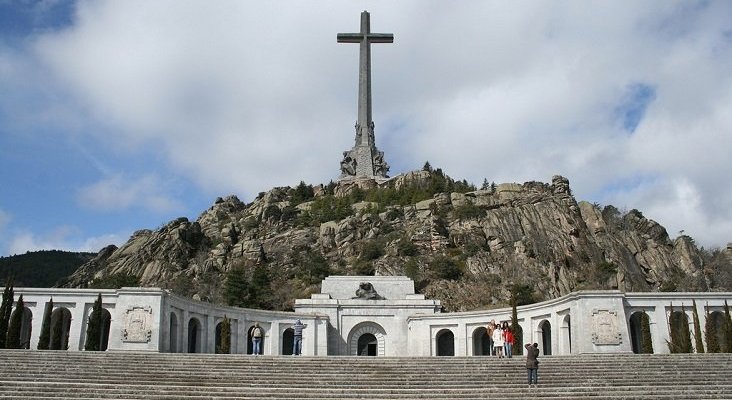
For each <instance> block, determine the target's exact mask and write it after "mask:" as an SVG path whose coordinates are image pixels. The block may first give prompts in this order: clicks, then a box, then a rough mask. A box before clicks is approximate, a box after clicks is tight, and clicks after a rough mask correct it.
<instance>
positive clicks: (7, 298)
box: [0, 275, 13, 349]
mask: <svg viewBox="0 0 732 400" xmlns="http://www.w3.org/2000/svg"><path fill="white" fill-rule="evenodd" d="M12 311H13V276H12V275H11V276H10V277H9V278H8V280H7V283H6V284H5V290H4V291H3V302H2V305H0V349H4V348H5V338H6V337H7V334H8V323H9V322H10V314H11V312H12Z"/></svg>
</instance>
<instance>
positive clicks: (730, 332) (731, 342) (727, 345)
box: [724, 300, 732, 353]
mask: <svg viewBox="0 0 732 400" xmlns="http://www.w3.org/2000/svg"><path fill="white" fill-rule="evenodd" d="M724 352H725V353H732V317H730V313H729V305H728V304H727V300H725V301H724Z"/></svg>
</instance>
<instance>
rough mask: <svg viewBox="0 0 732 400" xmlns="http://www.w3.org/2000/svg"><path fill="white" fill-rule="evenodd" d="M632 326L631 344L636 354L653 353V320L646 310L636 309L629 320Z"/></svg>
mask: <svg viewBox="0 0 732 400" xmlns="http://www.w3.org/2000/svg"><path fill="white" fill-rule="evenodd" d="M628 322H629V324H630V326H629V328H630V329H629V330H630V346H631V348H632V349H633V353H635V354H649V353H653V344H652V343H653V342H652V339H651V322H650V319H649V318H648V314H646V313H645V312H644V311H636V312H634V313H633V314H631V316H630V320H629V321H628Z"/></svg>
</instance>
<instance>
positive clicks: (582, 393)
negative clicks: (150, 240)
mask: <svg viewBox="0 0 732 400" xmlns="http://www.w3.org/2000/svg"><path fill="white" fill-rule="evenodd" d="M0 388H2V393H9V392H11V391H12V392H13V393H14V394H15V395H16V397H15V398H56V399H60V398H65V399H80V398H87V397H86V396H92V395H93V396H95V398H100V399H128V398H144V399H174V398H178V399H208V398H215V399H228V398H232V399H234V398H238V399H241V398H255V397H256V398H260V399H261V398H296V397H297V398H333V399H346V398H364V399H381V398H389V399H411V398H414V399H432V398H485V397H486V393H491V391H496V392H500V393H501V395H500V397H501V398H507V399H517V398H527V397H534V396H536V397H540V398H573V399H574V398H595V399H597V398H606V399H619V398H649V397H647V396H653V397H652V398H717V399H719V398H729V397H728V396H730V395H732V387H729V386H728V387H726V388H721V389H700V388H683V387H664V386H660V387H659V386H657V385H654V386H628V387H613V388H605V389H603V390H602V392H601V393H598V391H597V390H596V389H586V390H578V389H576V388H551V387H544V386H539V387H537V388H527V387H523V388H518V387H511V388H506V387H503V386H486V387H482V388H474V389H440V388H423V389H400V388H390V389H380V388H362V387H356V388H347V389H339V390H330V389H327V390H323V389H322V388H317V387H316V388H291V389H266V388H258V389H256V390H253V389H249V388H243V389H242V388H236V387H229V388H221V390H218V391H217V390H210V391H207V392H203V393H201V392H198V391H196V390H195V389H197V388H196V387H178V388H169V387H158V386H149V387H144V386H140V385H128V386H126V387H109V386H104V385H96V386H94V387H78V386H73V385H59V386H50V385H48V384H39V385H38V386H35V387H33V388H29V387H27V386H23V387H13V386H7V385H0ZM0 398H2V397H0Z"/></svg>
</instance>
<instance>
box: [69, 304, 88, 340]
mask: <svg viewBox="0 0 732 400" xmlns="http://www.w3.org/2000/svg"><path fill="white" fill-rule="evenodd" d="M92 305H93V304H92ZM88 306H89V304H87V303H85V302H83V300H82V301H81V302H77V303H74V304H73V305H69V306H67V308H68V309H69V311H71V325H70V328H69V350H84V343H82V342H81V340H82V337H83V336H82V333H81V332H82V330H85V329H86V318H85V316H86V313H85V310H86V308H87V307H88Z"/></svg>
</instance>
